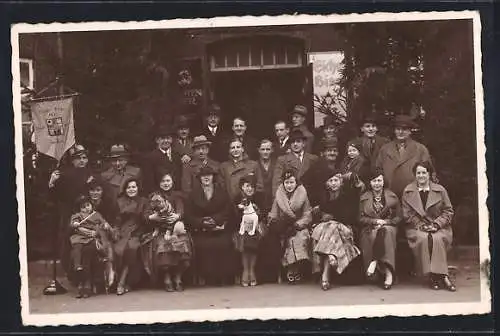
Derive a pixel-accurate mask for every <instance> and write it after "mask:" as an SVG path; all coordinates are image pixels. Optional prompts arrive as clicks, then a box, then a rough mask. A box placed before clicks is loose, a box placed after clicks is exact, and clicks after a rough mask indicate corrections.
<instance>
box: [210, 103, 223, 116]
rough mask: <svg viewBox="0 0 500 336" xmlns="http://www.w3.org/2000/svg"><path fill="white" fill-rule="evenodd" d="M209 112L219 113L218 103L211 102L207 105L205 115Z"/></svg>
mask: <svg viewBox="0 0 500 336" xmlns="http://www.w3.org/2000/svg"><path fill="white" fill-rule="evenodd" d="M211 114H215V115H220V106H219V104H212V105H210V106H209V108H208V110H207V115H211Z"/></svg>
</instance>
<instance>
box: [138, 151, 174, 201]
mask: <svg viewBox="0 0 500 336" xmlns="http://www.w3.org/2000/svg"><path fill="white" fill-rule="evenodd" d="M171 153H172V154H171V159H170V160H169V159H168V157H167V155H166V154H164V153H163V152H162V151H160V150H159V149H158V148H156V149H154V150H153V151H151V152H150V153H148V154H146V155H145V156H144V159H143V160H142V163H143V166H142V172H143V176H144V181H143V183H144V190H145V192H146V193H150V192H153V191H154V190H157V189H158V186H159V184H160V179H161V178H162V175H163V174H165V173H167V172H169V173H171V174H172V178H173V180H174V189H175V190H179V189H180V185H181V175H182V162H181V158H180V156H179V154H177V153H176V152H175V151H174V150H173V149H172V151H171Z"/></svg>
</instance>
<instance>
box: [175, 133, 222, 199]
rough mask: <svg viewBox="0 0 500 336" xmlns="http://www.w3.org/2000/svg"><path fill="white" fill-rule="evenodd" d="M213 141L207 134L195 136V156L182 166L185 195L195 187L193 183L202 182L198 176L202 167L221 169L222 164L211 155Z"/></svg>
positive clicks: (193, 146)
mask: <svg viewBox="0 0 500 336" xmlns="http://www.w3.org/2000/svg"><path fill="white" fill-rule="evenodd" d="M211 145H212V142H211V141H210V140H208V139H207V137H206V136H205V135H198V136H195V137H194V139H193V144H192V148H193V157H192V159H191V161H189V162H187V163H185V164H184V165H183V167H182V183H181V189H182V192H183V193H184V194H185V195H188V194H189V193H190V192H191V190H192V189H193V185H194V184H196V183H200V181H199V179H198V178H197V175H198V173H199V172H200V170H201V169H202V168H206V167H209V168H210V169H212V170H213V171H219V167H220V164H219V163H218V162H217V161H215V160H212V159H211V158H210V157H209V153H210V146H211Z"/></svg>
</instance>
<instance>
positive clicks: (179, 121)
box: [174, 115, 189, 130]
mask: <svg viewBox="0 0 500 336" xmlns="http://www.w3.org/2000/svg"><path fill="white" fill-rule="evenodd" d="M174 128H175V129H176V130H178V129H181V128H189V118H188V117H186V116H185V115H180V116H177V117H176V118H175V120H174Z"/></svg>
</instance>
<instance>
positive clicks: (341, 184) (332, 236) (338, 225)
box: [312, 170, 360, 290]
mask: <svg viewBox="0 0 500 336" xmlns="http://www.w3.org/2000/svg"><path fill="white" fill-rule="evenodd" d="M352 176H354V175H352ZM321 178H322V180H323V181H325V182H324V187H323V188H324V189H323V193H322V195H321V197H320V201H319V205H318V206H316V207H315V208H314V212H315V213H317V214H319V218H320V221H319V223H318V224H317V225H315V226H314V229H313V233H312V238H313V252H314V263H313V271H314V272H315V273H318V272H322V274H321V288H322V289H323V290H328V289H329V288H330V270H331V269H334V270H336V272H337V273H338V274H342V273H343V272H344V270H346V269H347V267H348V265H349V264H351V262H352V261H353V260H354V259H355V258H356V257H357V256H359V254H360V250H359V248H358V247H357V246H356V245H355V224H356V223H357V219H358V205H359V198H358V197H359V196H358V195H359V190H358V188H356V187H355V181H356V179H355V178H352V179H351V180H344V179H343V177H342V174H341V173H340V171H339V170H333V171H330V173H329V174H326V175H325V176H323V177H321Z"/></svg>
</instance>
